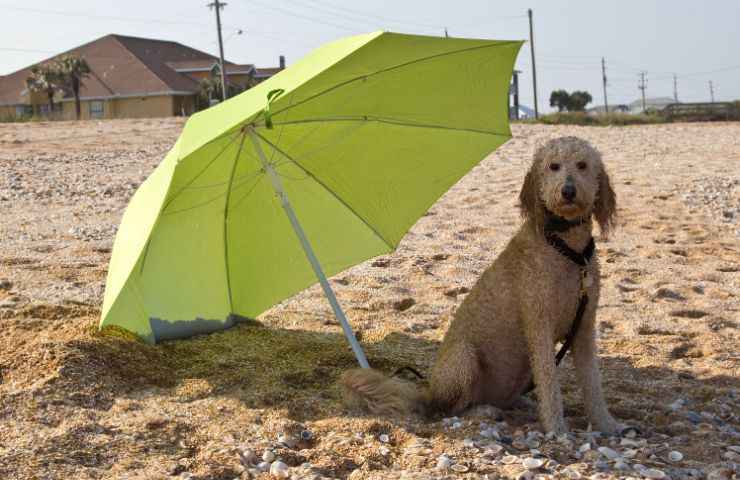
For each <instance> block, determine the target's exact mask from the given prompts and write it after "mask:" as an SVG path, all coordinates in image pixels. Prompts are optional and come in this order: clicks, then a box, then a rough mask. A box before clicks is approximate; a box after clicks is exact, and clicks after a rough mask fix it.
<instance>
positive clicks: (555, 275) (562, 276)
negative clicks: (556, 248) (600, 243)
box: [543, 257, 598, 341]
mask: <svg viewBox="0 0 740 480" xmlns="http://www.w3.org/2000/svg"><path fill="white" fill-rule="evenodd" d="M550 261H551V262H552V264H551V265H549V266H548V267H549V268H547V267H546V268H545V271H546V272H548V274H547V275H546V276H547V277H548V282H547V283H548V286H547V288H545V289H544V292H543V293H544V297H545V298H544V305H543V306H544V307H545V310H546V312H547V313H546V315H545V318H546V319H547V320H548V321H549V322H550V324H551V328H552V329H553V334H554V337H555V339H556V340H557V341H559V340H562V339H563V338H564V337H565V336H566V335H567V334H568V332H569V331H570V329H571V328H572V326H573V322H574V320H575V316H576V312H577V310H578V304H579V302H580V299H581V294H582V288H583V289H584V290H583V292H584V293H586V294H587V295H588V296H589V299H590V300H589V301H596V299H597V297H598V291H597V289H598V282H597V281H595V279H596V277H597V269H596V268H595V266H594V265H589V266H588V267H586V269H585V270H584V269H581V268H580V267H578V266H577V265H574V264H572V263H570V262H567V261H565V260H564V259H562V258H557V257H554V258H551V259H550ZM548 263H549V262H548ZM584 271H585V273H586V275H585V276H584V274H583V273H584ZM591 299H593V300H591Z"/></svg>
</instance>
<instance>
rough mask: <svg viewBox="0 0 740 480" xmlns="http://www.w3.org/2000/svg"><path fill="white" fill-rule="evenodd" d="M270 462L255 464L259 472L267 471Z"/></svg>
mask: <svg viewBox="0 0 740 480" xmlns="http://www.w3.org/2000/svg"><path fill="white" fill-rule="evenodd" d="M270 465H271V464H270V462H260V463H258V464H257V470H259V471H260V472H267V471H269V470H270Z"/></svg>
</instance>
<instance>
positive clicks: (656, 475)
mask: <svg viewBox="0 0 740 480" xmlns="http://www.w3.org/2000/svg"><path fill="white" fill-rule="evenodd" d="M640 475H642V476H643V477H645V478H652V479H654V480H661V479H663V478H666V474H665V472H664V471H663V470H658V469H657V468H646V469H645V470H642V471H641V472H640Z"/></svg>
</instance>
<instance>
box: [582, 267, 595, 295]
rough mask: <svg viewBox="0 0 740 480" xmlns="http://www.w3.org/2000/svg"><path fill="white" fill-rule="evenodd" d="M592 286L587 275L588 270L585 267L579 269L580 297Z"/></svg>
mask: <svg viewBox="0 0 740 480" xmlns="http://www.w3.org/2000/svg"><path fill="white" fill-rule="evenodd" d="M592 284H593V280H592V279H591V277H590V276H589V275H588V269H587V268H586V267H582V268H581V291H580V294H581V296H584V295H585V294H586V293H587V291H588V287H590V286H591V285H592Z"/></svg>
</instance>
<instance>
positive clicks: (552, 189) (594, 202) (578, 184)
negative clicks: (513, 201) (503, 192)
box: [519, 137, 616, 236]
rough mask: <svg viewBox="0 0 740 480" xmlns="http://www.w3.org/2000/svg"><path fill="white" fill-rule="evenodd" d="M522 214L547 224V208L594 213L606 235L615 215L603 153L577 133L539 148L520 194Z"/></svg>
mask: <svg viewBox="0 0 740 480" xmlns="http://www.w3.org/2000/svg"><path fill="white" fill-rule="evenodd" d="M519 201H520V202H521V205H520V208H521V211H522V215H523V216H524V217H526V218H528V219H531V220H532V221H533V222H534V225H535V226H536V227H537V228H538V229H540V230H541V229H542V228H543V227H544V222H545V209H547V210H549V211H551V212H553V213H554V214H556V215H559V216H561V217H563V218H565V219H567V220H576V219H578V218H584V219H586V218H589V217H590V216H591V215H593V216H594V218H595V219H596V221H597V222H598V223H599V227H600V228H601V233H602V235H605V236H606V235H607V234H608V232H609V229H610V228H611V226H612V223H613V221H614V217H615V215H616V195H615V194H614V190H612V187H611V183H610V182H609V175H608V174H607V172H606V170H605V168H604V164H603V163H602V161H601V154H599V152H598V151H597V150H596V149H595V148H594V147H592V146H591V144H589V143H588V142H587V141H585V140H582V139H580V138H576V137H561V138H556V139H554V140H550V141H549V142H547V143H546V144H544V145H543V146H542V147H540V148H538V149H537V151H536V152H535V154H534V161H533V162H532V166H531V168H530V169H529V172H527V176H526V177H525V179H524V185H523V186H522V191H521V193H520V194H519Z"/></svg>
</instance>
